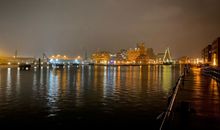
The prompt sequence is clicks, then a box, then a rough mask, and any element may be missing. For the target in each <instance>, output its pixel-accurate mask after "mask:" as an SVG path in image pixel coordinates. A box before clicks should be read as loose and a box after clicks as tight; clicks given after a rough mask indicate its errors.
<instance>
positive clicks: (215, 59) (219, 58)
mask: <svg viewBox="0 0 220 130" xmlns="http://www.w3.org/2000/svg"><path fill="white" fill-rule="evenodd" d="M219 62H220V37H218V38H217V39H215V40H214V41H213V42H212V65H213V66H218V67H220V63H219Z"/></svg>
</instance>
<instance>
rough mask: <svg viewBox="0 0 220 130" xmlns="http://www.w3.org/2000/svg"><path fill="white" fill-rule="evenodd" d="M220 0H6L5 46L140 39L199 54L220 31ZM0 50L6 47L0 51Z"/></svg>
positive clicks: (51, 48) (0, 18)
mask: <svg viewBox="0 0 220 130" xmlns="http://www.w3.org/2000/svg"><path fill="white" fill-rule="evenodd" d="M219 5H220V1H219V0H91V1H90V0H1V1H0V43H1V44H0V48H1V49H0V51H5V52H8V54H13V52H14V50H15V49H18V51H19V53H20V54H22V55H33V56H40V55H41V53H43V52H46V53H48V54H53V53H64V54H67V55H79V54H81V55H82V54H83V53H84V52H83V51H84V50H85V49H87V50H89V52H92V51H94V50H96V49H98V48H99V49H101V50H102V49H103V50H109V51H116V50H118V49H119V48H125V49H127V48H131V47H134V46H135V44H136V43H137V42H139V41H145V43H146V44H145V45H146V46H147V47H152V48H154V49H155V50H156V52H160V51H164V49H165V48H166V47H170V48H171V51H172V53H173V55H175V57H179V56H182V55H189V56H199V55H200V51H201V49H202V48H203V47H204V46H206V45H207V44H208V43H209V42H212V40H214V39H215V38H216V37H218V36H220V32H219V29H220V14H219V12H220V8H219V7H218V6H219ZM0 54H1V53H0Z"/></svg>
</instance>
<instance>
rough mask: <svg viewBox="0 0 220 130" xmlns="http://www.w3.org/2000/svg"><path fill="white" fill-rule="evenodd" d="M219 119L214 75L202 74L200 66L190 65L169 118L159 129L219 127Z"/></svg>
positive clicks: (219, 96)
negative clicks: (191, 66) (190, 67)
mask: <svg viewBox="0 0 220 130" xmlns="http://www.w3.org/2000/svg"><path fill="white" fill-rule="evenodd" d="M210 72H211V71H210ZM209 74H210V73H209ZM219 122H220V88H219V83H218V82H217V80H216V77H215V78H213V77H212V76H207V75H203V74H202V71H201V69H200V68H192V69H191V71H190V73H188V74H187V75H186V76H185V77H184V82H182V84H181V86H180V88H179V91H178V94H177V96H176V100H175V102H174V106H173V109H172V110H171V113H170V117H169V119H168V120H167V122H166V123H165V125H164V127H162V129H164V130H170V129H172V130H173V129H174V130H177V129H178V130H179V129H181V130H192V129H196V130H197V129H200V130H201V129H204V130H207V129H220V125H219Z"/></svg>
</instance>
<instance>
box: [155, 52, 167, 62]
mask: <svg viewBox="0 0 220 130" xmlns="http://www.w3.org/2000/svg"><path fill="white" fill-rule="evenodd" d="M164 54H165V53H158V54H157V55H156V63H157V64H163V57H164Z"/></svg>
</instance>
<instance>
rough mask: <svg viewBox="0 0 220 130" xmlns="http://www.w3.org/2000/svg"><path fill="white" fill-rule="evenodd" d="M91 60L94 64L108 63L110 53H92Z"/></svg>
mask: <svg viewBox="0 0 220 130" xmlns="http://www.w3.org/2000/svg"><path fill="white" fill-rule="evenodd" d="M92 60H93V61H94V63H96V64H107V63H108V62H109V61H110V53H109V52H105V51H102V52H96V53H93V54H92Z"/></svg>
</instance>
